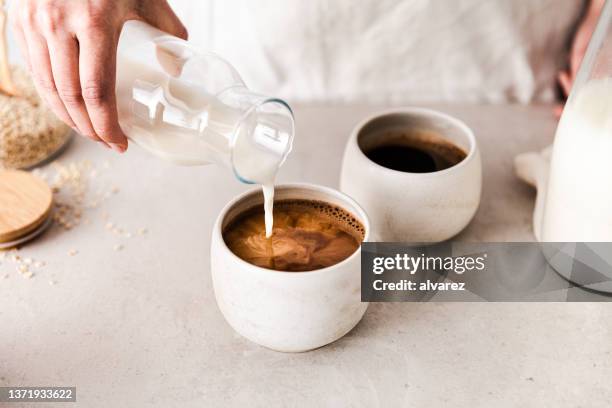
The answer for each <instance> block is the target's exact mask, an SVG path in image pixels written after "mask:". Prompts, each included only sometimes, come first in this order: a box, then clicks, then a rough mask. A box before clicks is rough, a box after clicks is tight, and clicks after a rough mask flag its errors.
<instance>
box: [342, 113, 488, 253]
mask: <svg viewBox="0 0 612 408" xmlns="http://www.w3.org/2000/svg"><path fill="white" fill-rule="evenodd" d="M410 128H414V129H418V130H427V131H433V132H435V133H437V134H439V135H440V136H442V137H444V138H446V139H447V140H449V141H451V142H453V143H454V144H456V145H457V146H459V147H461V148H463V149H464V150H465V151H466V152H467V157H466V158H465V159H464V160H463V161H461V162H460V163H458V164H456V165H455V166H453V167H450V168H448V169H445V170H441V171H435V172H431V173H407V172H401V171H397V170H392V169H389V168H386V167H383V166H380V165H378V164H376V163H375V162H373V161H372V160H370V159H369V158H368V157H367V156H366V155H365V153H364V151H363V150H362V148H363V147H364V145H365V146H368V145H371V144H373V143H374V144H376V143H378V142H379V140H380V139H384V138H385V137H386V132H388V131H389V130H392V129H410ZM481 188H482V168H481V162H480V152H479V149H478V145H477V143H476V138H475V137H474V133H473V132H472V131H471V130H470V128H469V127H468V126H467V125H466V124H465V123H463V122H461V121H460V120H458V119H456V118H454V117H452V116H449V115H446V114H444V113H441V112H437V111H433V110H430V109H422V108H402V109H395V110H390V111H386V112H382V113H378V114H376V115H373V116H371V117H369V118H367V119H366V120H364V121H363V122H361V123H360V124H359V125H357V127H356V128H355V129H354V130H353V133H352V134H351V137H350V139H349V141H348V144H347V146H346V149H345V152H344V159H343V164H342V174H341V177H340V190H341V191H343V192H344V193H346V194H348V195H349V196H351V197H352V198H354V199H355V200H356V201H357V202H359V203H360V204H361V205H362V207H363V208H364V209H365V211H366V212H367V213H368V216H369V217H370V222H371V223H372V228H373V231H372V236H373V238H372V239H373V240H378V241H388V242H405V243H414V244H422V243H434V242H441V241H444V240H447V239H449V238H451V237H453V236H454V235H456V234H457V233H459V232H460V231H461V230H462V229H464V228H465V227H466V226H467V225H468V223H469V222H470V221H471V219H472V218H473V217H474V214H475V213H476V210H477V209H478V205H479V203H480V192H481Z"/></svg>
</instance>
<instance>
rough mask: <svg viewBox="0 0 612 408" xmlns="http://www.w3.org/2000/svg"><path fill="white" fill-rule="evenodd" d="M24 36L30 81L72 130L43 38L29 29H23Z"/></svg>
mask: <svg viewBox="0 0 612 408" xmlns="http://www.w3.org/2000/svg"><path fill="white" fill-rule="evenodd" d="M24 36H25V39H26V42H27V47H28V55H29V59H30V68H31V70H30V72H31V73H32V79H33V81H34V86H35V87H36V90H37V91H38V93H39V94H40V96H41V97H42V98H43V99H44V100H45V101H46V102H47V104H48V105H49V107H50V108H51V110H52V111H53V112H54V113H55V114H56V115H57V117H59V118H60V119H61V120H62V121H64V122H65V123H66V124H68V125H69V126H71V127H72V128H74V127H75V124H74V122H73V121H72V118H71V117H70V115H69V114H68V112H67V111H66V108H65V107H64V103H63V102H62V100H61V98H60V97H59V95H58V93H57V88H56V86H55V81H54V79H53V72H52V70H51V60H50V58H49V49H48V47H47V43H46V41H45V39H44V37H43V36H42V35H40V34H39V33H38V32H36V31H34V30H33V29H30V28H27V29H24Z"/></svg>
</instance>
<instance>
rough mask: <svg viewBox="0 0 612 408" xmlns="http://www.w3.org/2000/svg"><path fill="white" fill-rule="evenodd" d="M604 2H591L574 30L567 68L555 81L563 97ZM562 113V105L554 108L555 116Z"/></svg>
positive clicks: (587, 44)
mask: <svg viewBox="0 0 612 408" xmlns="http://www.w3.org/2000/svg"><path fill="white" fill-rule="evenodd" d="M603 5H604V0H591V2H590V5H589V8H588V11H587V13H586V15H585V17H584V19H583V20H582V22H581V23H580V25H579V26H578V29H577V30H576V35H575V36H574V40H573V41H572V48H571V50H570V54H569V67H568V69H567V70H565V71H561V72H559V75H558V76H557V79H558V81H559V85H561V89H562V90H563V93H564V96H566V97H567V96H569V94H570V92H571V90H572V86H573V85H574V80H575V79H576V75H578V69H579V68H580V64H581V63H582V59H583V58H584V54H585V53H586V50H587V47H588V46H589V41H591V37H592V36H593V31H595V26H596V25H597V19H598V18H599V15H600V14H601V10H602V9H603ZM562 112H563V105H559V106H557V107H556V108H555V114H556V115H557V116H561V113H562Z"/></svg>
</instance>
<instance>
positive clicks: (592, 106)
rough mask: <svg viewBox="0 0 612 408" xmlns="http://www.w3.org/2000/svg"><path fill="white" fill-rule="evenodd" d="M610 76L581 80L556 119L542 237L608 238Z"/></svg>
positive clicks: (611, 225)
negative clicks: (583, 83)
mask: <svg viewBox="0 0 612 408" xmlns="http://www.w3.org/2000/svg"><path fill="white" fill-rule="evenodd" d="M611 175H612V77H610V78H601V79H593V80H591V81H589V82H587V83H586V85H584V86H583V87H582V89H580V90H579V91H578V92H577V93H576V95H574V97H573V98H572V99H571V101H570V102H569V103H568V105H567V106H566V107H565V110H564V113H563V118H562V120H561V122H560V123H559V128H558V130H557V135H556V138H555V146H554V151H553V159H552V163H551V171H550V179H549V184H548V192H547V195H546V204H545V210H544V221H543V225H542V227H543V228H542V240H543V241H553V242H596V241H612V184H611V183H610V176H611Z"/></svg>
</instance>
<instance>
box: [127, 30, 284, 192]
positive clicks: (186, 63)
mask: <svg viewBox="0 0 612 408" xmlns="http://www.w3.org/2000/svg"><path fill="white" fill-rule="evenodd" d="M117 104H118V110H119V123H120V125H121V128H122V130H123V131H124V132H125V134H126V135H127V136H128V137H129V139H130V140H132V141H134V142H135V143H136V144H138V145H140V146H142V147H143V148H144V149H146V150H148V151H149V152H151V153H153V154H155V155H157V156H159V157H161V158H163V159H166V160H170V161H172V162H175V163H178V164H182V165H204V164H209V163H217V164H221V165H224V166H226V167H227V168H229V169H231V170H232V171H233V173H234V174H235V176H236V177H237V178H238V179H239V180H240V181H242V182H245V183H257V184H262V185H264V186H266V185H268V186H271V185H272V184H273V182H274V177H275V175H276V172H277V170H278V168H279V167H280V166H281V165H282V163H283V162H284V161H285V159H286V157H287V155H288V154H289V151H290V150H291V144H292V141H293V133H294V123H293V114H292V112H291V109H290V108H289V106H288V105H287V104H286V103H285V102H284V101H282V100H280V99H276V98H270V97H267V96H264V95H259V94H256V93H253V92H251V91H250V90H249V89H247V88H246V86H245V84H244V82H243V81H242V79H241V78H240V76H239V75H238V73H237V72H236V70H235V69H234V68H233V67H232V66H231V65H229V64H228V63H227V62H226V61H224V60H223V59H221V58H219V57H218V56H216V55H214V54H210V53H205V52H202V51H200V50H198V49H196V48H194V47H193V46H192V45H191V44H190V43H188V42H186V41H184V40H181V39H179V38H176V37H173V36H171V35H169V34H167V33H164V32H162V31H159V30H157V29H155V28H153V27H151V26H149V25H148V24H145V23H143V22H140V21H129V22H127V23H126V24H125V26H124V29H123V31H122V33H121V38H120V41H119V49H118V55H117Z"/></svg>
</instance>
